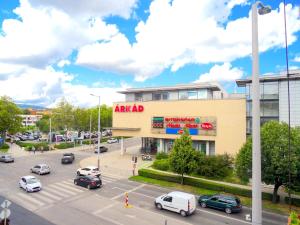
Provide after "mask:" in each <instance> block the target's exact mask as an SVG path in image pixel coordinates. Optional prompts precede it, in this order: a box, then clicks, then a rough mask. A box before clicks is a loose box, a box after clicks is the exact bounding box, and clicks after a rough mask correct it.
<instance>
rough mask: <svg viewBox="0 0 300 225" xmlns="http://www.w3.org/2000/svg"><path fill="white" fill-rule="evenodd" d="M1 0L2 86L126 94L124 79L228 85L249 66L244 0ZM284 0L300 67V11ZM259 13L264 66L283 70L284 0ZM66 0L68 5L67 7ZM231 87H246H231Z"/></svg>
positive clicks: (16, 92)
mask: <svg viewBox="0 0 300 225" xmlns="http://www.w3.org/2000/svg"><path fill="white" fill-rule="evenodd" d="M71 2H72V1H71V0H65V1H59V0H44V1H41V0H21V1H18V0H0V6H1V7H0V95H8V96H10V97H11V98H13V99H14V100H15V101H16V102H22V103H28V104H32V103H34V104H38V105H42V106H50V107H51V106H54V105H55V104H56V103H57V102H58V101H59V100H60V99H61V98H62V97H64V98H66V99H67V100H68V101H70V102H72V103H73V104H75V105H79V106H83V107H88V106H92V105H94V104H96V102H97V99H94V98H92V97H90V96H89V93H94V94H97V95H101V98H102V102H103V103H106V104H111V103H112V102H114V101H119V100H122V98H123V96H121V95H119V94H118V93H117V91H120V90H122V89H124V88H128V87H148V86H162V85H175V84H180V83H191V82H207V81H218V82H220V83H221V84H222V85H223V86H224V87H225V88H226V89H227V91H228V92H233V91H234V90H236V87H235V82H234V81H235V79H238V78H244V77H248V76H250V74H251V17H249V13H250V10H251V4H252V3H253V1H247V0H218V1H215V0H203V1H197V0H189V1H187V0H173V1H171V0H154V1H150V0H143V1H141V0H139V1H138V0H122V1H121V2H120V1H118V0H101V1H100V0H90V1H89V3H86V1H84V0H78V4H76V6H75V5H74V4H71ZM286 2H287V7H286V10H287V28H288V30H287V32H288V41H289V46H288V50H289V66H290V68H291V69H299V68H300V41H299V38H300V15H299V14H300V10H299V2H297V1H296V0H291V1H286ZM264 3H265V4H266V5H267V4H269V5H271V7H272V9H273V10H272V12H271V14H269V15H264V16H259V36H260V37H259V38H260V51H261V53H260V72H261V74H267V73H279V72H281V71H283V70H285V68H286V66H285V48H284V33H283V31H284V30H283V28H284V27H283V25H284V24H283V13H282V12H283V4H282V1H278V0H276V1H274V0H272V1H264ZM70 5H74V6H73V7H70ZM237 91H239V92H240V91H243V90H239V89H237Z"/></svg>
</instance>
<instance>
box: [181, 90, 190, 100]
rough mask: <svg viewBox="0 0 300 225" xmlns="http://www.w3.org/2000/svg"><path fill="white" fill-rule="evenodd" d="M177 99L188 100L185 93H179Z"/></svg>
mask: <svg viewBox="0 0 300 225" xmlns="http://www.w3.org/2000/svg"><path fill="white" fill-rule="evenodd" d="M179 99H188V92H187V91H179Z"/></svg>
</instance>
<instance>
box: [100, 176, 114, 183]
mask: <svg viewBox="0 0 300 225" xmlns="http://www.w3.org/2000/svg"><path fill="white" fill-rule="evenodd" d="M101 178H102V179H104V180H106V181H110V182H114V181H116V179H114V178H111V177H107V176H102V177H101Z"/></svg>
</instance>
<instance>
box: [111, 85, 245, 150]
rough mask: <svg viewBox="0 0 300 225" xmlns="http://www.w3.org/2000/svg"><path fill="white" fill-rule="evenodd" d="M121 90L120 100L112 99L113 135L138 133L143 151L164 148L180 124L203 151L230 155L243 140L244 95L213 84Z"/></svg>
mask: <svg viewBox="0 0 300 225" xmlns="http://www.w3.org/2000/svg"><path fill="white" fill-rule="evenodd" d="M121 93H122V94H124V95H125V102H117V103H114V104H113V128H112V129H113V135H114V136H135V137H141V138H142V146H141V149H142V151H144V152H151V153H155V152H168V151H169V150H170V149H171V148H172V145H173V143H174V140H175V139H176V138H178V137H179V135H180V133H181V132H182V129H183V128H185V127H186V128H187V129H188V130H189V133H190V135H191V138H192V140H193V146H194V148H195V149H197V150H199V151H202V152H204V153H205V154H207V155H215V154H223V153H229V154H235V153H236V152H237V151H238V150H239V149H240V147H241V146H242V145H243V143H245V141H246V101H245V97H244V95H240V94H228V93H226V91H225V90H224V89H223V88H222V87H221V86H220V85H219V84H217V83H197V84H196V83H194V84H188V85H176V86H165V87H149V88H131V89H127V90H125V91H122V92H121ZM122 146H123V145H122ZM122 148H123V147H122Z"/></svg>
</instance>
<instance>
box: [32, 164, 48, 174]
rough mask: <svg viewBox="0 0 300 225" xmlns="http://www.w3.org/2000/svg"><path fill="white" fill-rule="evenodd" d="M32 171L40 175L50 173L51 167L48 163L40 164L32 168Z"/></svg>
mask: <svg viewBox="0 0 300 225" xmlns="http://www.w3.org/2000/svg"><path fill="white" fill-rule="evenodd" d="M30 171H31V173H36V174H39V175H42V174H47V173H50V167H49V166H48V165H47V164H38V165H35V166H34V167H32V168H31V169H30Z"/></svg>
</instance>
